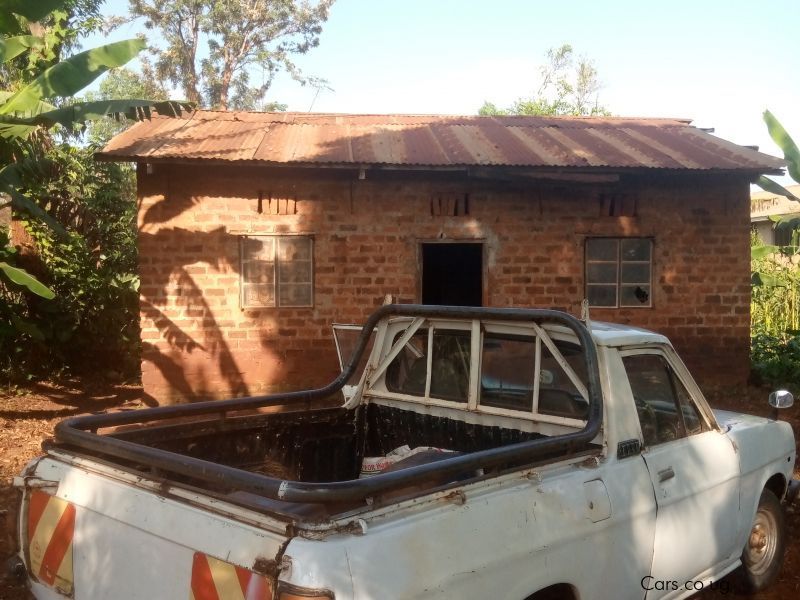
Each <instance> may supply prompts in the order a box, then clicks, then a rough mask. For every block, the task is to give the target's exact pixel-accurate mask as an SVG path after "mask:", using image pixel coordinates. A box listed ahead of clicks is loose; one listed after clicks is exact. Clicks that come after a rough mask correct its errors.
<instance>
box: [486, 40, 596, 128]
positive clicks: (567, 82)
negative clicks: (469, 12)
mask: <svg viewBox="0 0 800 600" xmlns="http://www.w3.org/2000/svg"><path fill="white" fill-rule="evenodd" d="M539 74H540V76H541V81H540V84H539V88H538V89H537V91H536V94H535V95H534V96H532V97H530V98H518V99H517V100H516V101H515V102H514V103H513V104H512V105H511V106H510V107H508V108H498V107H497V106H496V105H495V104H494V103H492V102H484V103H483V106H481V108H480V109H479V110H478V114H480V115H486V116H490V115H575V116H586V115H608V114H609V112H608V111H607V110H606V108H605V107H603V106H602V105H600V103H599V96H598V92H599V91H600V87H601V86H600V79H599V77H598V73H597V69H596V68H595V66H594V63H593V62H592V61H591V60H589V59H588V58H586V57H579V58H577V59H576V58H575V55H574V51H573V49H572V46H570V45H569V44H563V45H562V46H559V47H558V48H550V49H549V50H548V51H547V63H546V64H544V65H543V66H542V67H541V68H540V70H539Z"/></svg>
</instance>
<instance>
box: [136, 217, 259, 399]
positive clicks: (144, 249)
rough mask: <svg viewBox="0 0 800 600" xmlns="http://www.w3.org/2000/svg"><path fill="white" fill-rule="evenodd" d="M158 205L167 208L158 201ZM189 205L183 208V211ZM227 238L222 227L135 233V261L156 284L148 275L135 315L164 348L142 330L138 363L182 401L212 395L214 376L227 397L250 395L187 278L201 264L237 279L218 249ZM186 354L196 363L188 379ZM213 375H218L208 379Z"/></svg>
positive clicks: (198, 291) (194, 285)
mask: <svg viewBox="0 0 800 600" xmlns="http://www.w3.org/2000/svg"><path fill="white" fill-rule="evenodd" d="M158 204H166V205H169V204H170V203H169V202H167V201H161V202H159V203H158ZM190 206H191V204H189V205H186V206H184V210H186V209H187V208H189V207H190ZM170 210H171V211H173V212H174V211H175V208H174V207H173V206H170ZM175 214H178V213H175ZM230 237H231V236H230V235H229V234H227V233H226V232H225V231H224V228H218V229H216V230H213V231H210V232H198V231H188V230H185V229H180V228H166V229H161V230H159V231H157V232H155V233H148V232H146V231H141V232H140V233H139V249H140V256H143V257H146V259H145V260H147V261H148V262H149V265H148V266H147V268H148V269H151V270H153V271H157V272H158V279H159V281H158V283H153V282H152V281H147V280H148V279H151V277H152V276H151V277H146V278H145V285H143V286H142V288H141V292H140V310H141V314H142V316H143V317H145V318H146V319H148V320H149V321H150V322H151V323H152V324H153V325H154V326H155V327H156V328H157V329H158V333H159V337H160V339H161V340H163V341H164V342H166V346H167V347H166V349H165V348H164V347H163V345H162V344H159V345H157V344H156V343H153V342H154V340H153V339H152V338H151V339H147V336H146V334H145V333H144V331H143V336H142V337H143V339H142V360H143V361H147V362H149V363H150V364H151V365H152V366H153V367H154V368H155V369H156V370H157V371H158V372H159V373H160V374H161V376H162V377H163V378H164V380H165V381H166V382H167V384H168V385H169V387H170V388H171V390H172V395H173V396H179V397H180V398H181V399H182V400H184V401H190V400H194V399H202V398H209V397H213V396H215V395H218V392H219V390H218V389H216V388H218V387H219V386H218V385H216V386H215V382H214V381H213V380H214V379H217V378H219V377H221V378H222V380H223V381H224V384H225V387H226V388H227V392H228V393H229V394H230V395H231V396H246V395H249V394H250V389H249V388H248V386H247V384H246V383H245V380H244V378H243V377H242V373H241V370H240V369H239V367H238V365H237V364H236V360H235V359H234V355H233V352H232V351H231V348H230V345H229V343H228V342H227V341H226V339H225V336H224V335H223V333H222V327H221V325H220V322H219V320H218V318H217V316H216V315H215V312H214V310H213V309H212V307H211V306H210V305H209V302H208V301H207V300H206V298H205V295H204V290H203V289H202V288H201V287H200V286H198V284H197V283H196V282H195V280H194V278H193V277H192V273H191V270H192V269H194V268H198V267H197V265H198V263H201V264H205V265H207V267H206V268H210V269H214V270H215V271H216V272H217V273H219V274H221V275H225V274H229V275H235V276H238V270H239V265H238V261H237V260H230V259H229V253H228V252H225V251H224V248H223V247H224V246H225V245H226V244H230V243H231V241H230V240H229V238H230ZM167 313H168V314H169V315H170V316H168V315H167ZM176 320H177V321H180V324H179V323H177V322H176ZM187 330H189V331H191V332H192V334H190V333H187ZM193 335H197V336H201V339H200V340H198V339H195V337H193ZM198 353H200V355H201V356H202V359H201V358H200V357H199V356H197V354H198ZM192 355H195V359H196V360H192V361H191V362H192V364H193V367H192V369H191V375H190V374H189V373H187V366H188V365H187V364H185V363H186V361H185V359H186V358H187V357H191V356H192ZM204 363H207V366H206V365H204ZM214 371H216V372H218V375H214V374H213V372H214Z"/></svg>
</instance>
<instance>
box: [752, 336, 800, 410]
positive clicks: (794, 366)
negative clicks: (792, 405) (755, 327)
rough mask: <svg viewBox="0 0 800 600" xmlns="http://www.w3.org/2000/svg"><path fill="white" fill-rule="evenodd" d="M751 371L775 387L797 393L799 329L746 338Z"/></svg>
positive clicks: (761, 380)
mask: <svg viewBox="0 0 800 600" xmlns="http://www.w3.org/2000/svg"><path fill="white" fill-rule="evenodd" d="M750 360H751V364H752V368H753V374H754V375H755V376H756V378H757V379H758V380H759V381H760V382H764V383H769V384H770V385H771V386H773V387H775V388H787V389H789V390H791V391H792V392H794V393H795V394H797V393H798V392H800V331H789V332H787V333H785V334H783V335H779V336H775V335H769V334H765V333H761V334H757V335H754V336H753V337H752V338H751V340H750Z"/></svg>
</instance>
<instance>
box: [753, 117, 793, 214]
mask: <svg viewBox="0 0 800 600" xmlns="http://www.w3.org/2000/svg"><path fill="white" fill-rule="evenodd" d="M764 122H765V123H766V124H767V131H769V135H770V137H772V139H773V141H774V142H775V143H776V144H777V145H778V147H779V148H780V149H781V150H782V151H783V158H784V159H785V160H786V170H787V172H788V173H789V176H790V177H791V178H792V179H794V180H795V181H796V182H798V183H800V150H799V149H798V148H797V144H795V143H794V140H793V139H792V137H791V136H790V135H789V134H788V133H787V132H786V130H785V129H784V128H783V125H781V124H780V122H779V121H778V119H776V118H775V115H773V114H772V113H771V112H770V111H768V110H765V111H764ZM756 183H757V185H758V186H759V187H760V188H761V189H763V190H765V191H767V192H772V193H773V194H778V195H779V196H786V197H787V198H789V199H790V200H794V201H795V202H800V198H798V197H797V196H795V195H794V194H792V193H791V192H790V191H789V190H787V189H786V188H785V187H783V186H782V185H780V184H779V183H777V182H776V181H773V180H772V179H770V178H768V177H764V176H763V175H762V176H761V177H760V178H759V179H758V181H757V182H756Z"/></svg>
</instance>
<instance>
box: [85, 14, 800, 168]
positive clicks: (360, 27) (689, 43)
mask: <svg viewBox="0 0 800 600" xmlns="http://www.w3.org/2000/svg"><path fill="white" fill-rule="evenodd" d="M126 6H127V2H126V0H109V1H108V2H107V4H106V10H107V11H108V12H109V13H115V14H123V13H124V12H126V11H125V9H126ZM141 30H142V27H141V25H137V24H131V25H127V26H125V27H123V28H121V29H120V30H119V31H117V32H115V33H114V34H113V35H112V37H110V38H108V41H112V40H115V39H122V38H125V37H131V35H132V34H135V33H137V32H139V31H141ZM151 41H152V40H151ZM563 43H569V44H571V45H572V46H573V48H574V49H575V51H576V53H578V54H581V55H586V56H587V57H589V58H590V59H592V60H593V61H594V64H595V67H596V68H597V70H598V72H599V75H600V80H601V82H602V84H603V87H602V89H601V91H600V102H601V104H603V105H604V106H606V107H607V108H608V109H609V110H610V111H611V112H612V114H615V115H622V116H651V117H685V118H691V119H694V123H695V124H696V125H698V126H701V127H713V128H714V129H715V134H716V135H718V136H720V137H723V138H725V139H728V140H730V141H732V142H736V143H738V144H747V145H753V144H755V145H758V146H760V147H761V150H762V151H765V152H768V153H771V154H776V155H780V152H779V150H778V148H777V147H776V146H775V145H774V144H772V142H771V140H770V139H769V136H768V134H767V133H766V128H765V126H764V124H763V121H762V118H761V114H762V112H763V111H764V109H766V108H769V109H770V110H771V111H772V112H773V113H774V114H775V115H776V116H777V117H778V119H779V120H780V121H781V122H782V123H783V124H784V125H785V126H786V128H787V129H788V130H789V133H793V134H794V137H795V139H796V141H798V142H800V2H798V0H749V1H747V0H693V1H687V0H672V1H670V2H653V1H652V0H635V1H634V0H605V1H598V0H593V1H590V0H570V1H569V2H553V1H548V2H544V1H541V0H492V1H488V2H487V1H485V0H482V1H480V2H477V1H473V0H460V1H458V0H337V2H336V4H334V6H333V8H332V9H331V14H330V18H329V20H328V22H327V23H326V24H325V25H324V27H323V33H322V36H321V39H320V45H319V47H317V48H315V49H313V50H311V52H309V54H307V55H305V56H300V57H297V58H296V62H297V64H298V66H299V67H300V68H301V69H302V70H303V71H304V72H305V73H306V74H308V75H314V76H318V77H324V78H325V79H327V80H328V81H329V82H330V85H331V87H332V88H333V91H323V92H322V93H321V94H320V95H319V96H318V97H317V98H316V100H315V99H314V95H315V93H316V92H315V90H313V89H310V88H308V87H305V88H304V87H301V86H300V85H299V84H297V83H295V82H293V81H292V80H291V79H290V78H288V77H286V76H283V77H279V78H278V79H277V80H276V82H275V83H274V84H273V87H272V88H271V91H270V94H269V98H268V99H269V100H275V101H279V102H284V103H286V104H288V105H289V109H290V110H297V111H307V110H309V108H310V107H311V106H312V102H313V110H314V111H315V112H351V113H417V114H420V113H422V114H431V113H433V114H438V113H442V114H475V113H476V112H477V111H478V108H479V107H480V106H481V104H483V101H484V100H489V101H492V102H494V103H495V104H497V105H498V106H507V105H509V104H510V103H511V102H513V100H514V99H516V98H518V97H521V96H530V95H532V94H533V93H534V92H535V91H536V88H537V86H538V67H539V66H540V65H541V64H542V63H543V62H544V59H545V53H546V52H547V49H548V48H551V47H555V46H559V45H561V44H563ZM87 44H88V45H95V40H94V39H93V40H90V41H89V42H87ZM255 77H256V78H258V75H256V76H255Z"/></svg>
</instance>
